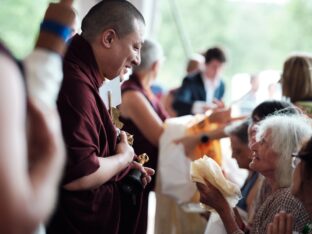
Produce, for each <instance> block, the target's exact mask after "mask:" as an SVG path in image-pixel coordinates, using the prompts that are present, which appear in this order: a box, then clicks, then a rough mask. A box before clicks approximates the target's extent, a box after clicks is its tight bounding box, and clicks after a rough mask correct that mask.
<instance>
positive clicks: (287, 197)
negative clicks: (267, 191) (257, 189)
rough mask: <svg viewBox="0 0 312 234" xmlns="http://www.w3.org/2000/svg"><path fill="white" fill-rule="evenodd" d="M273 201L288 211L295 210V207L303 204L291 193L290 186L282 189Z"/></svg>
mask: <svg viewBox="0 0 312 234" xmlns="http://www.w3.org/2000/svg"><path fill="white" fill-rule="evenodd" d="M273 203H274V204H276V205H280V206H281V207H282V208H283V209H285V210H288V211H293V209H297V208H298V207H301V206H302V203H301V202H300V201H299V200H298V199H296V198H295V197H294V196H293V195H292V194H291V192H290V189H289V188H284V189H280V190H279V191H278V192H277V193H276V194H275V199H274V201H273Z"/></svg>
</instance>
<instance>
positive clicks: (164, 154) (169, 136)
mask: <svg viewBox="0 0 312 234" xmlns="http://www.w3.org/2000/svg"><path fill="white" fill-rule="evenodd" d="M193 119H194V117H193V116H190V115H188V116H183V117H177V118H171V119H167V120H166V122H165V129H164V132H163V134H162V135H161V137H160V141H159V156H158V173H159V176H160V177H161V186H160V190H161V191H160V192H161V193H163V194H165V195H168V196H170V197H172V198H174V199H175V201H176V202H177V203H178V204H181V203H184V202H189V201H190V200H191V198H192V197H193V196H194V194H195V192H196V191H197V190H196V186H195V184H194V183H193V182H192V180H191V176H190V167H191V160H190V159H188V158H187V157H186V155H185V152H184V148H183V145H182V144H179V145H177V144H175V143H174V142H173V141H174V140H176V139H178V138H181V137H183V136H184V135H185V133H186V130H187V124H188V123H189V122H190V121H191V120H193Z"/></svg>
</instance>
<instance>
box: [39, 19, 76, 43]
mask: <svg viewBox="0 0 312 234" xmlns="http://www.w3.org/2000/svg"><path fill="white" fill-rule="evenodd" d="M40 30H41V31H45V32H50V33H54V34H56V35H57V36H59V37H60V38H62V39H63V40H64V41H65V42H66V41H67V40H68V39H69V38H70V37H71V34H72V32H73V30H72V29H71V28H69V27H67V26H65V25H62V24H60V23H58V22H56V21H54V20H44V21H43V22H42V23H41V26H40Z"/></svg>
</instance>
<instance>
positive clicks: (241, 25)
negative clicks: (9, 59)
mask: <svg viewBox="0 0 312 234" xmlns="http://www.w3.org/2000/svg"><path fill="white" fill-rule="evenodd" d="M157 1H160V12H161V14H160V18H159V21H158V27H157V30H156V39H157V40H159V41H160V43H161V44H162V46H163V47H164V50H165V54H166V60H165V62H164V65H163V67H162V71H161V74H160V76H159V82H160V83H161V84H163V85H164V86H165V87H167V88H171V87H176V86H178V85H179V84H180V82H181V79H182V78H183V76H184V74H185V71H184V70H185V65H186V61H187V57H186V56H185V54H184V51H183V47H182V44H181V40H180V38H179V34H178V31H177V28H176V25H175V23H174V19H173V15H172V12H171V10H170V4H169V0H157ZM48 2H51V0H0V38H1V40H2V41H4V43H5V44H6V45H7V46H8V47H9V48H10V49H11V50H12V51H13V53H14V54H15V55H16V56H17V57H19V58H23V57H25V56H26V55H27V54H28V53H29V52H30V51H31V49H32V48H33V43H34V40H35V38H36V35H37V32H38V28H39V23H40V21H41V19H42V17H43V14H44V10H45V9H46V7H47V4H48ZM176 2H177V4H178V8H179V11H180V13H181V16H182V17H181V18H182V23H183V25H184V29H185V31H186V34H187V35H188V37H189V39H190V42H191V45H192V51H193V52H201V51H204V50H206V49H207V48H208V47H210V46H214V45H219V46H222V47H224V48H225V49H226V51H227V53H228V57H229V62H228V64H227V66H226V69H225V79H226V80H227V81H229V79H230V77H231V76H232V75H233V74H235V73H239V72H257V71H261V70H264V69H281V68H282V64H283V61H284V60H285V58H286V57H287V55H288V54H289V53H291V52H293V51H307V52H310V51H311V48H312V47H311V43H312V1H311V0H289V1H288V2H287V3H286V4H269V3H248V2H247V1H231V0H176Z"/></svg>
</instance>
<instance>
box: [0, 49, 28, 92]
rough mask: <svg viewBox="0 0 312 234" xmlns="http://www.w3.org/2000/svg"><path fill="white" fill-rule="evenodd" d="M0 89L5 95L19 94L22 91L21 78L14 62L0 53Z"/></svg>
mask: <svg viewBox="0 0 312 234" xmlns="http://www.w3.org/2000/svg"><path fill="white" fill-rule="evenodd" d="M0 74H1V79H0V87H1V89H2V90H3V91H1V92H0V93H2V94H5V93H7V92H5V91H8V92H14V93H15V92H17V93H18V92H20V91H21V90H23V77H22V73H21V71H20V69H19V68H18V66H17V64H16V63H15V61H13V60H12V59H11V58H10V57H9V56H7V55H6V54H3V53H0Z"/></svg>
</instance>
